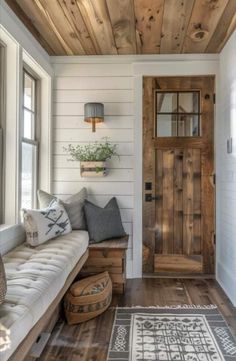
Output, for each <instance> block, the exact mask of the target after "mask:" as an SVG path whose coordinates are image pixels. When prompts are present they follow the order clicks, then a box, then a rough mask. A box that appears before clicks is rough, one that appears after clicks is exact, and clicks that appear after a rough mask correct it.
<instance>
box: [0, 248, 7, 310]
mask: <svg viewBox="0 0 236 361" xmlns="http://www.w3.org/2000/svg"><path fill="white" fill-rule="evenodd" d="M6 292H7V281H6V274H5V269H4V264H3V261H2V256H1V254H0V305H1V304H2V303H3V302H4V300H5V296H6Z"/></svg>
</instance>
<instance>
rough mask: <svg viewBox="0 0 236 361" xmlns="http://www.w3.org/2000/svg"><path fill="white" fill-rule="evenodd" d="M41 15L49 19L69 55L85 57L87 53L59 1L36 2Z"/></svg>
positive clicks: (42, 0) (43, 0) (41, 0)
mask: <svg viewBox="0 0 236 361" xmlns="http://www.w3.org/2000/svg"><path fill="white" fill-rule="evenodd" d="M34 1H35V3H36V5H37V6H38V8H39V10H40V11H41V13H42V14H43V15H44V16H46V17H47V19H48V22H49V24H50V25H51V27H52V28H53V30H54V32H55V34H56V36H57V38H58V40H59V41H60V43H61V44H62V46H63V47H64V49H65V51H66V53H67V55H77V54H80V55H85V51H84V49H83V47H82V45H81V43H80V41H79V39H78V37H77V35H76V33H75V31H74V28H73V26H72V25H71V23H70V21H68V19H67V17H66V16H65V13H64V11H63V9H62V8H61V6H60V4H59V2H58V1H57V0H50V1H48V0H34Z"/></svg>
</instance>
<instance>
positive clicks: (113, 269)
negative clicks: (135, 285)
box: [80, 236, 129, 293]
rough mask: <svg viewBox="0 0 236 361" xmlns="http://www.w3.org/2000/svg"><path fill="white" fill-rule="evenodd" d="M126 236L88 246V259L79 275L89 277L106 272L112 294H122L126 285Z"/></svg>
mask: <svg viewBox="0 0 236 361" xmlns="http://www.w3.org/2000/svg"><path fill="white" fill-rule="evenodd" d="M128 238H129V237H128V236H126V237H122V238H120V239H113V240H112V239H111V240H108V241H104V242H101V243H98V244H91V245H90V246H89V257H88V259H87V261H86V263H85V264H84V267H83V268H82V270H81V273H80V274H81V275H82V276H83V277H84V276H89V275H92V274H98V273H101V272H104V271H108V272H109V275H110V277H111V280H112V286H113V292H114V293H123V292H124V290H125V284H126V272H125V265H126V250H127V248H128Z"/></svg>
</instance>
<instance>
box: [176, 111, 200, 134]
mask: <svg viewBox="0 0 236 361" xmlns="http://www.w3.org/2000/svg"><path fill="white" fill-rule="evenodd" d="M198 135H199V117H198V115H190V114H182V115H179V119H178V136H179V137H197V136H198Z"/></svg>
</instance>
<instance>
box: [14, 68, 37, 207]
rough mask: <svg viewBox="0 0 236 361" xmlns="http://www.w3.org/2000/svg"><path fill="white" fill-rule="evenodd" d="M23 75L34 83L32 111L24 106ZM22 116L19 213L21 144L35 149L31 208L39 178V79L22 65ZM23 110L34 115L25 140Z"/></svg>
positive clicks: (34, 202) (20, 201) (20, 189)
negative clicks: (30, 134)
mask: <svg viewBox="0 0 236 361" xmlns="http://www.w3.org/2000/svg"><path fill="white" fill-rule="evenodd" d="M25 74H26V75H27V76H28V77H30V78H31V79H32V80H33V81H34V111H32V110H30V109H28V108H27V107H25V105H24V90H25ZM22 84H23V88H22V112H21V114H22V116H21V120H20V132H21V141H20V177H19V185H20V187H19V194H18V197H19V213H20V210H21V208H22V147H23V144H28V145H32V146H34V147H35V162H36V164H35V169H34V174H33V185H32V199H33V204H32V208H36V207H37V188H38V178H39V161H40V160H39V142H40V128H41V119H40V107H41V104H40V79H39V78H38V76H37V75H36V74H35V73H34V71H33V70H32V69H31V68H30V67H29V66H28V65H27V64H25V63H24V65H23V71H22ZM24 110H27V111H30V112H31V113H33V114H34V125H33V137H32V139H30V138H25V137H24Z"/></svg>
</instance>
